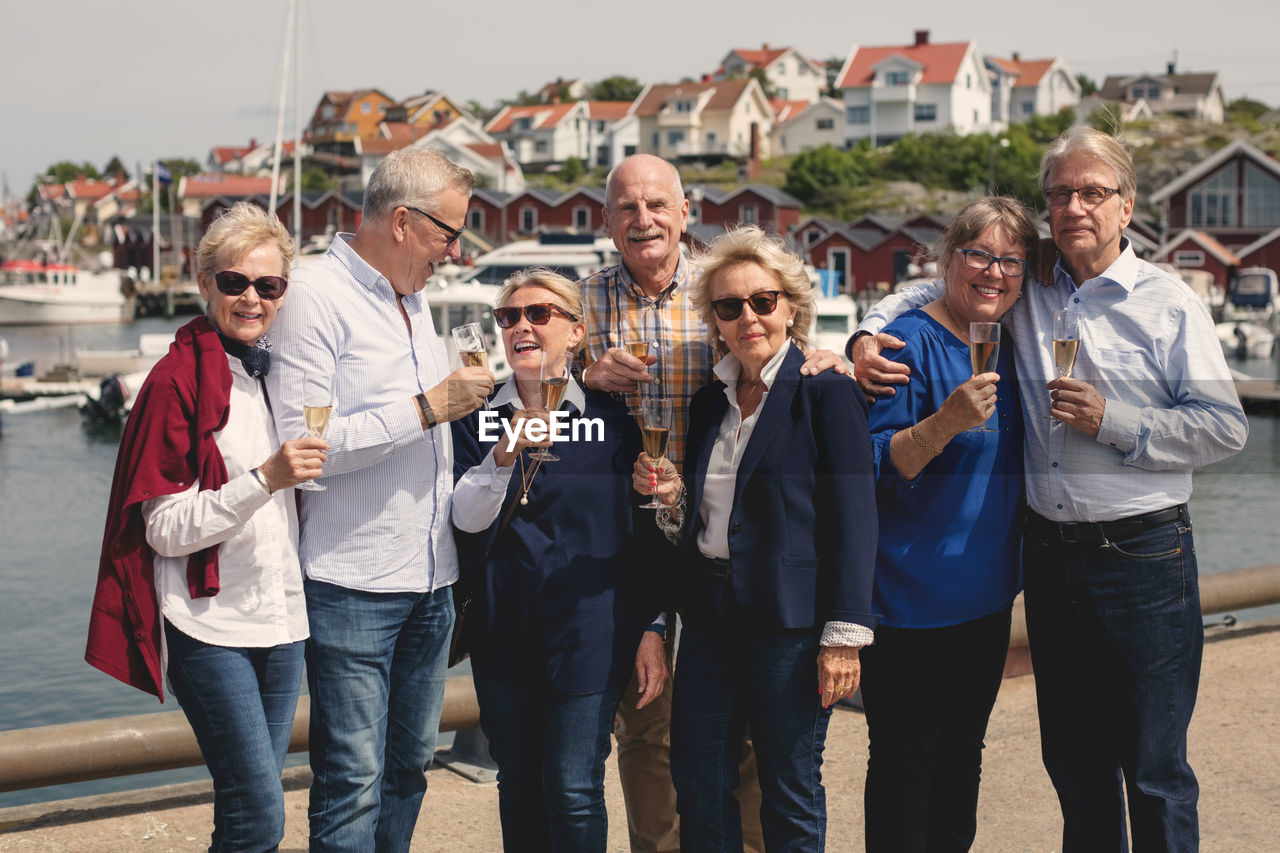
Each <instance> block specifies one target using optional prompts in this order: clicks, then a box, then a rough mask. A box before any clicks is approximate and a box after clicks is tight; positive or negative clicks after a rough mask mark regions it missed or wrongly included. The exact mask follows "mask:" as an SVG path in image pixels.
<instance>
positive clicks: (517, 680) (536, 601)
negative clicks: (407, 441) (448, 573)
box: [452, 270, 670, 851]
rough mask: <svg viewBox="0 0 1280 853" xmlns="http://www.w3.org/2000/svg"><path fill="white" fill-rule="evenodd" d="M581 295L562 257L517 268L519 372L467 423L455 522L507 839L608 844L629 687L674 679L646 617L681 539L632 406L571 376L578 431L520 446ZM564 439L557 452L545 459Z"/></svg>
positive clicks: (458, 436) (556, 366)
mask: <svg viewBox="0 0 1280 853" xmlns="http://www.w3.org/2000/svg"><path fill="white" fill-rule="evenodd" d="M580 294H581V291H580V289H579V288H578V287H577V286H576V285H574V284H573V283H572V282H570V281H569V280H568V279H566V278H564V277H563V276H559V275H556V274H555V273H552V272H550V271H547V270H530V271H527V272H524V273H519V274H517V275H515V276H513V277H512V278H510V279H508V280H507V283H506V285H505V286H504V287H503V289H502V291H501V292H500V294H499V298H498V304H499V305H500V306H501V307H499V308H496V309H494V317H495V319H496V320H497V322H498V325H499V326H500V327H502V339H503V343H504V344H505V346H506V352H507V361H508V362H509V363H510V364H511V366H512V369H513V370H514V375H513V377H512V378H511V379H510V380H509V381H508V382H507V383H506V384H505V385H503V386H502V387H501V388H499V389H498V390H497V391H496V392H495V394H494V396H493V398H492V406H491V408H492V411H484V410H481V411H478V412H475V413H474V414H472V415H471V416H469V417H468V418H466V419H464V420H462V421H455V422H454V424H453V440H454V453H455V459H454V471H455V475H456V477H457V483H456V485H455V488H454V495H453V509H452V516H453V523H454V527H455V528H456V529H457V531H458V534H457V538H458V552H459V560H460V563H461V571H462V575H463V580H464V582H468V583H470V584H472V585H473V586H474V587H475V588H476V590H477V595H478V598H477V599H476V600H473V602H472V607H473V608H475V610H476V612H477V613H478V614H479V615H478V617H473V618H472V620H471V621H470V623H469V625H468V628H469V631H468V645H469V648H470V650H471V658H472V671H473V673H474V676H475V685H476V695H477V697H478V699H479V701H480V722H481V725H482V726H483V728H484V731H485V734H486V735H488V737H489V750H490V753H491V754H492V755H493V758H494V760H495V761H496V762H497V763H498V805H499V814H500V816H501V820H502V837H503V843H504V846H505V847H506V849H508V850H538V851H542V850H556V851H603V850H604V849H605V843H606V839H607V828H608V827H607V816H606V814H605V801H604V764H605V759H606V758H607V757H608V755H609V748H610V742H609V738H610V731H611V726H612V723H613V718H614V715H615V713H616V712H617V708H618V702H619V699H620V697H621V695H622V690H623V688H624V687H625V686H626V683H627V681H628V680H629V679H630V677H631V673H632V670H633V667H634V669H635V670H636V671H637V672H638V674H639V680H640V684H641V689H642V695H641V699H640V705H641V706H644V705H646V704H648V703H649V702H650V701H652V700H653V699H654V698H655V697H656V696H657V695H658V694H659V693H660V692H661V690H662V685H663V682H664V681H665V679H666V677H667V672H666V662H665V658H664V655H663V649H662V635H661V626H652V627H654V628H655V630H654V631H648V630H646V627H648V626H650V623H651V622H652V621H653V619H654V617H655V616H656V615H657V614H658V612H659V608H658V607H657V595H656V589H657V585H658V584H657V580H656V579H657V578H658V577H659V575H660V574H661V573H664V572H665V570H666V565H665V563H667V562H669V554H670V549H669V548H668V547H667V546H666V543H665V542H664V541H663V540H662V535H661V534H660V533H659V532H658V531H657V529H656V528H655V527H654V524H653V520H652V517H651V515H650V514H649V513H647V512H646V511H645V510H642V509H639V508H638V504H639V503H640V502H641V499H640V498H639V497H638V496H637V495H635V494H634V493H633V491H632V490H631V469H632V464H633V462H634V460H635V458H636V455H637V454H638V453H639V452H640V431H639V428H638V427H637V426H636V423H635V421H634V420H633V419H632V418H631V417H630V416H629V415H628V414H627V407H626V405H625V404H623V403H621V402H619V401H617V400H614V399H613V398H612V397H611V396H610V395H609V394H606V393H603V392H598V391H591V390H589V389H585V388H583V387H581V386H580V385H578V384H577V383H576V382H575V381H574V379H573V378H571V377H570V378H569V379H568V384H567V386H566V388H565V392H564V397H563V400H564V402H563V404H562V406H561V408H562V409H564V410H565V411H563V412H557V415H558V416H561V417H563V416H564V415H566V414H567V416H568V418H567V424H566V426H565V427H564V429H565V430H566V432H567V433H568V439H567V440H557V441H554V442H552V441H549V440H541V441H539V440H536V439H537V436H536V435H533V436H532V437H531V433H529V432H526V431H524V430H523V429H521V430H520V432H519V438H518V439H517V440H516V441H515V442H514V444H513V445H512V444H511V441H510V440H509V438H508V433H507V432H506V431H505V430H504V428H503V427H502V426H499V422H500V419H501V420H502V421H505V422H506V424H507V425H508V426H509V427H511V428H513V429H515V428H518V427H519V425H520V424H521V422H522V421H523V422H524V423H525V424H527V423H528V422H530V421H540V422H542V423H544V424H545V423H546V420H547V414H546V412H544V411H542V409H541V405H542V395H541V392H540V387H539V386H540V379H541V375H542V372H543V369H544V361H545V365H546V366H547V367H546V369H547V373H548V375H554V376H561V375H562V374H563V372H564V366H565V363H566V358H571V357H572V352H573V351H574V350H576V349H577V348H578V347H579V346H580V345H581V343H582V341H583V338H584V336H585V333H586V327H585V326H584V324H583V322H582V308H581V295H580ZM553 443H554V453H555V455H557V456H559V460H558V461H553V462H551V461H549V462H539V461H537V460H535V459H532V458H530V457H531V456H532V453H531V452H528V449H529V448H531V447H547V446H550V445H552V444H553ZM662 551H665V552H666V554H667V555H668V557H666V558H663V557H662V556H661V552H662Z"/></svg>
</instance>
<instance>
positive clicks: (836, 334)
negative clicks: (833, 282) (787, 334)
mask: <svg viewBox="0 0 1280 853" xmlns="http://www.w3.org/2000/svg"><path fill="white" fill-rule="evenodd" d="M857 327H858V304H857V303H856V302H854V301H853V297H852V296H850V295H849V294H847V293H841V294H839V295H837V296H821V295H819V294H818V293H815V294H814V300H813V324H812V325H811V326H810V327H809V347H810V348H811V349H826V350H831V351H832V352H834V353H836V354H837V355H844V345H845V344H846V343H847V342H848V340H849V336H850V335H852V334H853V330H854V329H856V328H857Z"/></svg>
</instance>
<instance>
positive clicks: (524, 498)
mask: <svg viewBox="0 0 1280 853" xmlns="http://www.w3.org/2000/svg"><path fill="white" fill-rule="evenodd" d="M519 458H520V506H528V505H529V489H530V488H532V487H533V478H534V477H536V476H538V469H539V468H541V467H542V460H541V459H538V460H536V461H535V462H534V463H533V467H532V468H531V469H530V470H529V479H527V480H526V479H525V476H524V451H523V450H521V451H520V457H519Z"/></svg>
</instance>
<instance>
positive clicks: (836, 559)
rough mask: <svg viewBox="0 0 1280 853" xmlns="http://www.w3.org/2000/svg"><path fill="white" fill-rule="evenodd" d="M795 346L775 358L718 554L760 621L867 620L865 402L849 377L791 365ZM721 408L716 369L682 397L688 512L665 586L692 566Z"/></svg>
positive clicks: (871, 482)
mask: <svg viewBox="0 0 1280 853" xmlns="http://www.w3.org/2000/svg"><path fill="white" fill-rule="evenodd" d="M803 363H804V356H803V354H802V353H801V352H800V350H799V349H798V348H796V347H791V349H790V352H788V354H787V355H786V356H785V357H784V358H783V362H782V365H781V368H780V369H779V371H778V376H777V378H776V379H775V380H774V383H773V386H772V388H771V389H770V391H769V394H768V395H767V397H766V399H765V402H764V406H763V408H762V409H761V410H760V419H759V421H757V423H756V426H755V429H754V430H753V431H752V433H751V438H750V440H749V441H748V442H747V447H746V449H745V450H744V451H743V455H742V463H741V465H740V466H739V468H738V478H737V483H736V486H735V488H734V498H733V509H732V511H731V514H730V518H729V563H730V566H731V567H732V570H733V589H734V594H735V598H736V600H737V603H738V607H739V609H740V611H741V612H742V614H743V616H744V617H745V618H746V620H747V622H748V624H751V625H754V626H755V627H757V628H758V629H760V630H764V631H768V630H778V629H795V628H818V629H821V627H822V626H823V624H825V623H826V622H828V621H833V620H834V621H838V622H853V623H856V624H859V625H865V626H867V627H868V628H874V627H875V624H876V622H877V620H878V617H877V616H875V615H874V614H873V613H872V605H871V592H872V585H873V577H874V574H873V573H874V571H875V560H876V532H877V520H876V500H875V467H874V459H873V456H872V452H871V436H870V432H869V430H868V428H867V405H866V402H865V401H864V399H863V396H862V393H861V392H860V391H859V390H858V386H857V383H855V382H854V381H853V380H852V379H850V378H849V377H848V376H842V375H840V374H837V373H834V372H832V371H829V370H828V371H825V372H823V373H820V374H818V375H817V376H802V375H801V374H800V366H801V364H803ZM728 410H729V401H728V399H726V397H725V385H724V383H723V382H720V381H719V380H716V381H714V382H712V383H711V384H709V385H706V386H704V387H703V388H701V389H700V390H699V391H698V392H697V393H696V394H695V395H694V397H693V401H692V402H691V403H690V412H689V434H688V443H687V444H686V445H685V471H684V479H685V487H686V488H687V489H688V490H689V494H688V504H687V507H688V509H687V512H688V513H689V514H690V520H689V523H688V524H686V525H685V534H684V537H683V539H682V541H681V545H680V551H679V556H678V559H677V569H676V573H677V577H676V578H675V579H673V580H674V593H675V595H676V597H677V600H678V601H679V602H680V603H681V604H682V605H683V604H684V603H685V594H684V590H685V589H686V588H687V584H685V583H684V582H683V581H684V580H687V579H688V578H689V577H691V576H692V573H693V572H696V571H698V570H699V568H698V566H697V563H698V561H699V560H700V555H699V553H698V545H697V537H698V534H699V532H700V531H701V529H702V527H703V525H702V521H701V519H700V518H699V516H698V507H699V505H700V503H701V500H702V489H703V485H704V482H705V480H706V475H707V465H708V462H709V460H710V456H711V448H712V446H713V445H714V444H715V440H716V434H717V433H718V432H719V430H720V424H721V422H722V421H723V420H724V416H725V413H726V412H727V411H728Z"/></svg>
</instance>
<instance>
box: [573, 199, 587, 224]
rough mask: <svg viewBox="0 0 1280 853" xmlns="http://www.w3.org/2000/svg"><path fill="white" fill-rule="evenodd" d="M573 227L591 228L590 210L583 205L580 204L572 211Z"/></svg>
mask: <svg viewBox="0 0 1280 853" xmlns="http://www.w3.org/2000/svg"><path fill="white" fill-rule="evenodd" d="M573 227H574V228H590V227H591V208H589V207H587V206H586V205H585V204H580V205H578V206H577V207H575V208H574V209H573Z"/></svg>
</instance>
